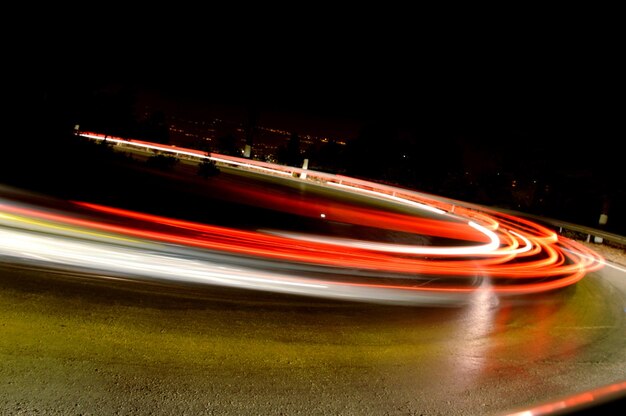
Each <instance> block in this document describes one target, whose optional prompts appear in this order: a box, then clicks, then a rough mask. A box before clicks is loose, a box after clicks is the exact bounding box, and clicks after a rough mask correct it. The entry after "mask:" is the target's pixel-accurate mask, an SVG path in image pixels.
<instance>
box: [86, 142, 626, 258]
mask: <svg viewBox="0 0 626 416" xmlns="http://www.w3.org/2000/svg"><path fill="white" fill-rule="evenodd" d="M76 134H77V135H78V136H81V137H85V138H88V139H92V140H98V141H105V142H106V141H108V142H110V143H112V144H114V145H116V146H119V147H121V148H135V149H140V150H142V151H146V150H149V151H153V152H157V153H158V152H165V153H170V154H173V155H174V156H176V157H183V158H187V159H191V160H197V161H201V160H204V159H209V160H212V161H214V162H215V163H216V164H218V165H220V166H229V167H237V168H242V169H247V170H251V171H258V172H260V173H264V174H274V175H280V176H283V177H292V178H294V179H300V180H305V181H310V182H314V183H323V184H325V185H331V186H335V187H339V188H353V189H358V190H359V191H361V192H367V193H370V194H379V195H380V196H384V197H386V198H391V199H395V198H398V199H403V200H404V201H407V200H408V201H410V202H412V203H414V204H419V205H420V206H421V207H422V208H426V209H431V210H438V211H441V212H450V213H453V212H455V210H461V209H462V210H463V211H464V214H465V215H471V212H468V208H469V209H472V208H474V209H476V211H481V210H494V211H501V212H503V213H507V214H511V215H515V216H519V217H525V218H529V219H533V220H534V221H536V222H538V223H542V224H543V225H550V226H552V227H555V228H558V232H559V234H562V233H563V232H564V230H569V231H572V232H576V233H580V234H582V235H586V240H587V242H591V241H592V237H599V238H601V239H602V241H605V240H606V241H609V242H612V243H614V244H617V245H620V246H622V247H626V237H625V236H621V235H617V234H613V233H609V232H606V231H603V230H598V229H595V228H592V227H586V226H582V225H578V224H572V223H569V222H565V221H561V220H556V219H551V218H544V217H541V216H537V215H532V214H527V213H524V212H519V211H514V210H508V209H501V208H493V207H488V206H483V205H479V204H472V203H467V202H464V201H457V200H454V199H451V198H446V197H442V196H438V195H431V194H427V193H423V192H417V191H414V190H410V189H402V188H398V187H394V186H389V185H384V184H380V183H373V182H370V181H366V180H361V179H358V178H352V177H348V176H343V175H335V174H331V173H325V172H318V171H314V170H309V169H306V168H298V167H294V166H285V165H278V164H275V163H268V162H262V161H258V160H251V159H247V158H242V157H235V156H226V155H221V154H217V153H208V152H203V151H200V150H195V149H188V148H181V147H176V146H172V145H167V144H159V143H152V142H145V141H141V140H135V139H125V138H121V137H113V136H107V135H104V134H100V133H93V132H76ZM555 231H556V230H555ZM594 240H595V239H594Z"/></svg>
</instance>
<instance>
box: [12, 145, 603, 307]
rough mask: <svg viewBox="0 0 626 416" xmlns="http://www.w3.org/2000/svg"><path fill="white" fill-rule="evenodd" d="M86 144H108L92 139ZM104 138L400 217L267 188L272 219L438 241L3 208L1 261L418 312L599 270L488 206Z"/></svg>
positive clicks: (560, 241)
mask: <svg viewBox="0 0 626 416" xmlns="http://www.w3.org/2000/svg"><path fill="white" fill-rule="evenodd" d="M83 136H85V137H87V138H90V139H95V140H105V136H102V135H97V134H92V133H88V134H83ZM106 140H110V141H111V142H112V143H115V144H117V145H120V146H127V147H129V146H130V147H136V148H138V149H149V150H151V151H154V150H156V151H159V152H169V153H174V154H175V155H177V156H178V157H181V155H182V156H184V157H189V158H192V159H195V160H200V159H203V158H208V159H212V160H214V161H216V162H217V163H220V164H224V165H228V166H232V167H236V168H238V169H248V170H252V171H254V172H256V173H259V174H263V175H275V174H276V175H279V176H280V177H284V178H285V179H284V180H295V181H305V182H308V183H312V184H315V185H316V186H323V187H326V188H329V189H332V190H333V192H334V193H352V194H358V195H359V197H360V198H363V199H375V200H378V201H380V200H382V201H384V203H385V204H386V206H391V207H393V206H394V205H397V206H401V207H402V208H403V209H402V211H403V212H404V213H401V214H400V213H397V212H391V210H383V209H380V208H377V209H374V208H366V207H344V206H342V205H341V204H338V205H337V206H334V207H331V208H329V209H325V211H324V212H320V207H319V206H317V205H316V204H315V202H314V201H311V203H306V202H302V201H298V202H294V201H292V200H291V199H290V198H288V197H286V196H284V197H283V196H277V195H272V194H267V195H265V194H264V193H263V192H260V191H257V192H256V194H255V196H254V198H255V199H256V200H257V201H259V204H260V205H263V204H264V203H265V204H267V205H270V206H272V207H274V208H275V209H277V210H283V211H286V212H290V213H293V212H298V214H300V215H304V216H309V217H317V218H321V219H322V220H332V221H337V222H341V223H345V224H355V225H367V226H370V227H372V226H375V227H377V228H380V229H384V230H395V231H404V232H407V233H412V234H415V235H418V236H420V237H424V238H423V240H427V241H434V242H435V243H433V244H421V245H413V244H397V243H395V242H389V241H386V242H385V241H365V240H358V239H353V238H343V237H337V236H326V235H311V234H305V233H299V232H293V231H286V230H257V231H249V230H241V229H233V228H228V227H222V226H217V225H209V224H201V223H197V222H193V221H186V220H182V219H177V218H168V217H163V216H157V215H152V214H148V213H141V212H135V211H130V210H125V209H121V208H117V207H108V206H102V205H96V204H92V203H88V202H75V203H73V204H72V206H73V208H72V209H68V210H50V209H44V208H42V207H37V206H30V205H27V204H24V203H18V202H16V201H13V200H10V199H6V200H3V199H0V258H2V259H4V261H7V260H8V261H12V262H22V263H37V264H45V265H47V266H52V267H57V268H72V269H76V268H79V269H80V270H84V271H88V272H97V273H102V272H104V273H109V274H114V275H124V276H126V277H129V278H130V277H137V278H141V279H159V280H171V281H177V282H193V283H205V284H210V285H224V286H232V287H240V288H246V289H254V290H265V291H277V292H284V293H294V294H300V295H306V296H319V297H326V298H339V299H348V300H359V301H370V302H394V303H413V304H458V303H464V302H467V301H468V299H470V296H469V294H472V293H474V292H476V291H479V290H489V291H490V292H493V293H494V294H496V295H499V296H504V295H520V294H528V293H536V292H542V291H548V290H554V289H559V288H563V287H566V286H569V285H572V284H575V283H576V282H578V281H579V280H580V279H582V278H583V277H584V276H585V275H586V274H587V273H589V272H591V271H594V270H597V269H599V268H600V267H602V260H603V259H602V258H601V257H600V256H599V255H598V254H597V253H595V252H594V251H592V250H590V249H588V248H586V247H585V246H583V245H581V244H578V243H576V242H575V241H572V240H569V239H566V238H563V237H561V236H558V235H557V234H556V233H554V232H553V231H551V230H549V229H547V228H546V227H543V226H541V225H539V224H536V223H534V222H531V221H528V220H526V219H524V218H519V217H516V216H512V215H509V214H505V213H501V212H498V211H495V210H491V209H488V208H484V207H476V206H475V205H472V204H466V203H462V202H460V201H453V200H449V199H445V198H440V197H436V196H432V195H427V194H423V193H418V192H414V191H410V190H406V189H401V188H394V187H391V186H388V185H380V184H377V183H373V182H368V181H363V180H359V179H354V178H349V177H345V176H341V175H330V174H325V173H320V172H315V171H310V170H306V172H305V170H304V169H299V168H293V167H287V166H281V165H273V164H269V163H265V162H257V161H251V160H248V159H243V158H235V157H230V156H223V155H216V154H206V153H203V152H199V151H195V150H192V149H181V148H178V147H174V146H167V145H160V144H154V143H148V142H141V141H135V140H127V139H120V138H111V137H106ZM305 173H306V176H304V174H305ZM300 175H301V176H300ZM303 178H304V179H303ZM252 192H254V191H252ZM276 207H278V208H276ZM407 211H408V213H406V212H407ZM442 241H443V242H442ZM485 282H488V283H489V284H484V283H485ZM486 288H487V289H486ZM474 298H475V297H474Z"/></svg>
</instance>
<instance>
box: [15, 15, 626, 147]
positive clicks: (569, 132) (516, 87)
mask: <svg viewBox="0 0 626 416" xmlns="http://www.w3.org/2000/svg"><path fill="white" fill-rule="evenodd" d="M155 11H156V10H155ZM283 11H284V10H283ZM103 12H104V11H103ZM156 12H158V11H156ZM317 12H319V13H321V15H320V14H319V13H317ZM362 12H366V14H365V15H363V14H362ZM367 12H369V13H367ZM476 12H478V15H480V12H481V11H480V10H476ZM485 12H486V11H485ZM490 12H491V14H489V16H487V15H485V16H483V18H479V17H476V16H475V15H473V14H472V15H469V14H468V15H465V14H464V12H463V11H461V10H451V11H449V13H444V14H443V15H441V14H440V15H437V16H436V18H435V20H436V21H433V22H430V20H431V17H432V16H431V15H430V14H424V13H417V14H416V12H415V11H413V13H409V12H408V11H402V10H385V9H384V8H379V7H376V8H374V9H373V10H369V11H368V10H362V9H350V10H342V11H340V10H333V11H332V12H331V11H330V10H326V12H324V10H322V9H320V10H317V11H315V10H310V11H307V12H306V13H305V14H311V16H317V17H318V19H317V20H316V19H313V18H311V19H305V16H304V14H302V13H297V14H294V15H292V14H289V13H288V14H284V13H283V14H281V15H280V17H278V18H276V19H266V18H263V19H261V18H260V17H258V19H256V21H251V20H246V19H244V18H243V15H241V16H240V15H237V18H235V19H229V18H228V17H224V16H223V15H221V14H219V13H217V12H216V11H213V12H211V13H208V14H207V13H203V14H198V16H196V18H194V16H193V12H192V11H187V12H185V13H184V14H182V15H179V14H177V13H174V11H172V15H171V16H170V15H169V13H170V12H169V11H168V12H167V13H166V15H168V17H169V18H170V19H167V20H160V19H151V18H150V17H149V16H148V15H141V16H131V15H126V14H124V18H122V16H121V15H111V16H110V17H107V18H106V19H104V20H103V21H100V20H99V19H97V16H91V17H89V16H85V17H84V18H83V19H78V20H70V21H69V22H61V21H55V22H53V21H49V22H48V23H46V25H45V26H40V28H41V29H40V30H39V36H37V39H36V40H35V41H33V42H32V45H22V46H20V48H19V52H20V54H19V59H15V60H13V61H10V62H17V63H18V65H17V66H16V69H17V72H18V74H19V76H21V77H20V79H22V80H23V82H25V83H36V84H37V85H43V86H44V87H47V86H49V85H55V86H58V87H59V88H60V89H62V90H63V89H71V88H74V87H76V86H80V85H97V84H99V83H107V82H115V81H121V82H124V83H129V84H133V85H137V86H140V87H142V88H144V87H145V88H152V89H157V90H159V91H161V92H162V93H163V94H164V95H165V96H167V97H170V98H171V100H172V101H173V102H181V103H182V102H191V103H197V104H199V105H223V106H239V107H240V106H253V107H255V108H258V109H259V110H260V111H261V112H262V116H263V114H266V117H268V118H272V117H273V118H274V119H276V118H280V116H281V115H285V120H287V119H288V117H286V115H292V116H294V117H291V119H294V118H298V117H300V118H304V119H305V120H306V121H304V123H305V124H308V125H310V124H317V125H322V124H327V125H329V127H328V129H331V127H330V125H332V124H335V125H336V126H337V127H336V129H337V130H338V131H349V130H354V127H353V126H355V125H357V126H358V125H359V124H362V123H367V122H371V121H375V120H383V121H385V122H388V123H391V124H397V125H399V126H409V127H410V128H413V129H421V130H423V131H430V130H437V129H451V130H461V131H473V132H479V133H480V132H483V131H486V130H487V131H488V130H495V131H500V130H506V131H512V130H513V131H523V132H527V133H528V134H527V135H528V136H533V137H534V136H537V135H539V136H541V138H540V140H546V139H549V140H554V141H558V142H561V141H569V140H571V139H572V138H574V137H577V138H582V139H589V140H593V141H595V142H597V141H599V140H605V138H608V137H610V136H619V135H620V134H621V131H622V127H621V108H620V105H619V103H620V102H622V101H623V93H624V89H623V80H622V74H623V73H624V72H623V69H624V67H623V64H621V59H620V58H621V54H620V51H621V45H620V42H619V36H618V34H619V31H618V27H616V26H615V23H614V22H611V21H608V16H605V15H604V14H600V15H599V16H598V15H594V16H591V15H593V13H591V11H590V10H588V9H585V10H581V11H579V12H580V13H579V14H577V13H575V12H576V11H573V10H572V9H567V10H565V9H558V10H547V9H542V10H535V11H533V10H525V11H524V10H515V11H514V13H513V11H505V10H500V11H499V12H500V14H498V13H495V12H496V11H494V10H491V11H490ZM573 12H574V14H572V13H573ZM605 12H606V13H610V12H609V11H608V10H606V11H605ZM494 13H495V14H494ZM157 14H158V13H157ZM174 16H176V17H174ZM321 16H324V18H321ZM87 17H89V18H87ZM183 17H184V19H183ZM231 17H234V16H231ZM240 18H241V20H240ZM93 19H97V20H93ZM220 20H225V21H226V22H224V24H220ZM68 23H69V24H70V26H71V29H72V30H68V31H62V30H57V29H59V27H60V26H64V27H65V26H67V24H68ZM66 28H67V27H66ZM63 33H67V35H62V34H63ZM5 79H6V80H7V84H13V79H12V78H9V77H5ZM270 114H273V116H270ZM296 116H297V117H296ZM276 127H280V126H276ZM538 140H539V139H538ZM607 140H608V139H607Z"/></svg>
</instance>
